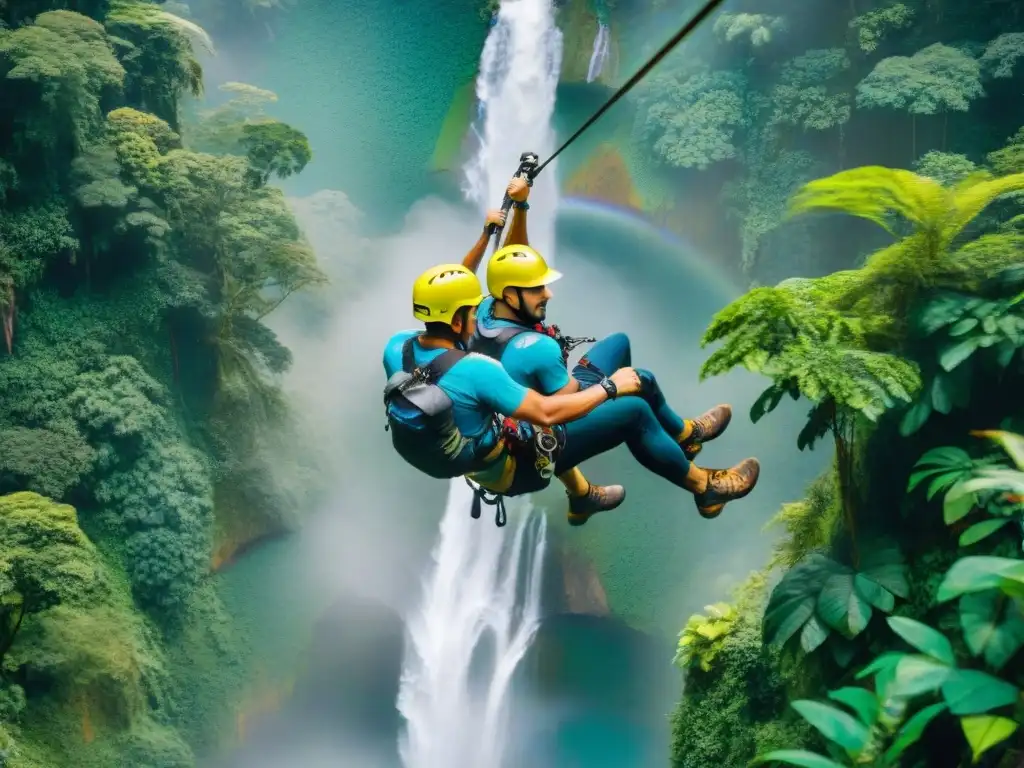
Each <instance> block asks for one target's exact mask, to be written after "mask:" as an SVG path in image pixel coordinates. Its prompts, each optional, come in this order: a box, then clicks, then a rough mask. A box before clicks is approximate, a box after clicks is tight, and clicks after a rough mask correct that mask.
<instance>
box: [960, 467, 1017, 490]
mask: <svg viewBox="0 0 1024 768" xmlns="http://www.w3.org/2000/svg"><path fill="white" fill-rule="evenodd" d="M976 475H977V477H972V478H971V479H970V480H965V481H964V482H963V484H962V485H961V486H960V487H962V488H963V489H964V491H965V492H967V493H977V492H978V491H1002V492H1004V493H1024V472H1021V471H1019V470H1016V469H979V470H978V471H977V472H976Z"/></svg>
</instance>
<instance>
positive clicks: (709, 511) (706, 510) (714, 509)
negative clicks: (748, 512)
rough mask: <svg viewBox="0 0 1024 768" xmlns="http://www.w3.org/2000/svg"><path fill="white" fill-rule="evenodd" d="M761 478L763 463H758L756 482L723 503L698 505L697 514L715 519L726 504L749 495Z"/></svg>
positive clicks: (707, 518)
mask: <svg viewBox="0 0 1024 768" xmlns="http://www.w3.org/2000/svg"><path fill="white" fill-rule="evenodd" d="M760 479H761V464H760V463H758V465H757V473H756V474H755V475H754V482H752V483H751V484H750V487H749V488H747V489H746V490H744V491H742V492H741V493H739V494H737V495H736V496H733V497H732V498H731V499H726V500H725V501H723V502H722V503H721V504H713V505H712V506H710V507H701V506H698V507H697V514H699V515H700V516H701V517H703V518H704V519H705V520H714V519H715V518H716V517H718V516H719V515H720V514H722V510H723V509H725V505H726V504H728V503H729V502H731V501H739V500H740V499H744V498H746V497H747V496H749V495H750V493H751V492H752V491H753V490H754V489H755V488H756V487H757V482H758V480H760Z"/></svg>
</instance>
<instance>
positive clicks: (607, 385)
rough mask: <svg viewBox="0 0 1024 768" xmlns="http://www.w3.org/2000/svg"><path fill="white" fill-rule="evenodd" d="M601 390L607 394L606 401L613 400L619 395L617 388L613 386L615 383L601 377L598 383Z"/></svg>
mask: <svg viewBox="0 0 1024 768" xmlns="http://www.w3.org/2000/svg"><path fill="white" fill-rule="evenodd" d="M599 383H600V385H601V388H602V389H604V391H605V392H607V393H608V399H609V400H614V399H615V398H616V397H617V396H618V394H619V388H618V387H616V386H615V382H614V381H612V380H611V379H609V378H608V377H607V376H605V377H603V378H602V379H601V381H600V382H599Z"/></svg>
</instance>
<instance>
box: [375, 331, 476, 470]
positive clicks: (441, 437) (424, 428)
mask: <svg viewBox="0 0 1024 768" xmlns="http://www.w3.org/2000/svg"><path fill="white" fill-rule="evenodd" d="M415 341H416V337H415V336H413V337H412V338H410V339H408V340H407V341H406V342H405V344H404V345H403V346H402V370H400V371H396V372H395V373H394V374H393V375H392V376H391V378H390V379H388V383H387V384H386V385H385V387H384V409H385V413H386V414H387V419H388V423H387V426H386V427H385V429H386V430H389V431H390V432H391V442H392V444H393V445H394V446H395V450H396V451H397V452H398V455H399V456H401V457H402V458H403V459H405V461H406V462H407V463H409V464H411V465H412V466H413V467H415V468H416V469H418V470H419V471H420V472H423V473H424V474H425V475H429V476H430V477H434V478H437V479H439V480H445V479H450V478H453V477H460V476H461V475H465V474H468V473H470V472H476V471H478V470H480V469H482V468H483V461H482V459H483V456H478V455H477V453H478V447H477V444H476V443H475V442H474V441H472V440H470V439H469V438H467V437H466V436H465V435H463V434H462V432H461V431H460V430H459V428H458V427H457V426H456V425H455V419H454V416H453V413H452V401H451V398H450V397H448V395H447V394H445V391H444V390H443V389H441V388H440V387H439V386H437V384H438V382H439V381H440V380H441V379H442V378H443V377H444V375H445V374H446V373H448V371H450V370H451V369H452V366H454V365H455V364H456V363H457V362H459V360H461V359H462V358H464V357H465V356H466V355H467V354H468V353H467V352H465V351H464V350H461V349H449V350H447V351H445V352H443V353H442V354H440V355H438V356H437V357H435V358H434V359H433V360H432V361H430V363H429V364H428V365H426V366H423V367H422V368H417V367H416V362H415V358H414V357H413V344H414V343H415ZM488 452H489V451H488Z"/></svg>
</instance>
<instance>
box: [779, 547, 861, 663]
mask: <svg viewBox="0 0 1024 768" xmlns="http://www.w3.org/2000/svg"><path fill="white" fill-rule="evenodd" d="M845 572H849V568H847V567H846V566H844V565H841V564H839V563H837V562H836V561H835V560H832V559H831V558H829V557H825V556H824V555H822V554H819V553H813V554H811V555H808V556H807V557H806V558H804V559H803V560H802V561H800V562H799V563H797V564H796V565H795V566H794V567H793V568H791V569H790V570H789V571H787V572H786V574H785V576H783V577H782V580H781V581H780V582H779V583H778V584H776V585H775V588H774V589H773V590H772V594H771V597H770V598H769V599H768V605H767V607H766V608H765V615H764V626H763V631H764V637H765V641H766V642H768V643H770V644H774V645H783V644H785V643H786V642H788V641H789V639H790V638H791V637H793V636H794V635H795V634H796V633H797V632H799V631H800V629H801V628H802V627H803V626H804V625H805V624H806V623H807V622H808V621H809V620H810V618H811V617H812V616H814V613H815V607H816V604H817V601H818V595H819V594H820V593H821V588H822V587H823V586H824V584H825V582H826V581H827V580H828V578H829V577H830V576H832V575H833V574H836V573H845ZM812 634H814V633H812ZM809 639H811V638H809ZM819 644H820V643H819Z"/></svg>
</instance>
